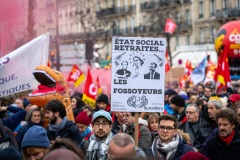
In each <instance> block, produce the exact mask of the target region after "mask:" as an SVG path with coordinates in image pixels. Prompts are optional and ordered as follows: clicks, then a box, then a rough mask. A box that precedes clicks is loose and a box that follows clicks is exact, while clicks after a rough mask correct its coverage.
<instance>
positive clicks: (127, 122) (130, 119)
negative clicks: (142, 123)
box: [123, 112, 135, 127]
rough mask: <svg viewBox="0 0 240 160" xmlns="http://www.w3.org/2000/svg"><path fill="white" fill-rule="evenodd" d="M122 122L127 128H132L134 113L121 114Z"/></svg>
mask: <svg viewBox="0 0 240 160" xmlns="http://www.w3.org/2000/svg"><path fill="white" fill-rule="evenodd" d="M123 122H124V124H125V125H126V126H128V127H131V126H133V125H134V123H135V112H123Z"/></svg>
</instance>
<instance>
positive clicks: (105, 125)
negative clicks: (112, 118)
mask: <svg viewBox="0 0 240 160" xmlns="http://www.w3.org/2000/svg"><path fill="white" fill-rule="evenodd" d="M100 125H102V127H103V128H106V127H107V126H109V123H108V122H102V123H100V122H94V126H95V127H97V128H99V127H100Z"/></svg>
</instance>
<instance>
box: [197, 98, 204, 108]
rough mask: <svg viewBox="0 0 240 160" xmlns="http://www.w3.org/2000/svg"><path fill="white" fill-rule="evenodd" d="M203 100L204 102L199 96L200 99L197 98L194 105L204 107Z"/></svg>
mask: <svg viewBox="0 0 240 160" xmlns="http://www.w3.org/2000/svg"><path fill="white" fill-rule="evenodd" d="M204 102H205V100H204V99H202V98H200V99H198V100H197V102H196V105H197V106H198V107H199V109H200V110H202V109H203V107H204V105H205V104H204Z"/></svg>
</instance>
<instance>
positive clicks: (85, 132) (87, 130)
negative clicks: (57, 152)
mask: <svg viewBox="0 0 240 160" xmlns="http://www.w3.org/2000/svg"><path fill="white" fill-rule="evenodd" d="M91 132H92V131H91V129H90V128H89V127H87V128H86V130H85V131H84V132H82V133H81V138H82V139H83V138H85V137H86V136H87V135H88V134H89V133H91Z"/></svg>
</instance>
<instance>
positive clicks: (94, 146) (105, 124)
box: [80, 110, 115, 160]
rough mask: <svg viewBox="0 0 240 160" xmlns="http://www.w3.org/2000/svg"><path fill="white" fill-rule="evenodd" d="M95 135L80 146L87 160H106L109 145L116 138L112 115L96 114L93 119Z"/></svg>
mask: <svg viewBox="0 0 240 160" xmlns="http://www.w3.org/2000/svg"><path fill="white" fill-rule="evenodd" d="M92 127H93V133H92V135H91V136H90V137H89V139H88V140H83V141H82V143H81V144H80V147H81V148H82V150H83V152H84V154H85V159H88V160H90V159H91V160H105V159H107V156H108V153H107V151H108V145H109V142H110V139H111V138H112V137H113V136H114V134H115V133H114V132H113V131H111V129H112V118H111V115H110V113H108V112H106V111H103V110H100V111H97V112H95V113H94V115H93V118H92Z"/></svg>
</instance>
